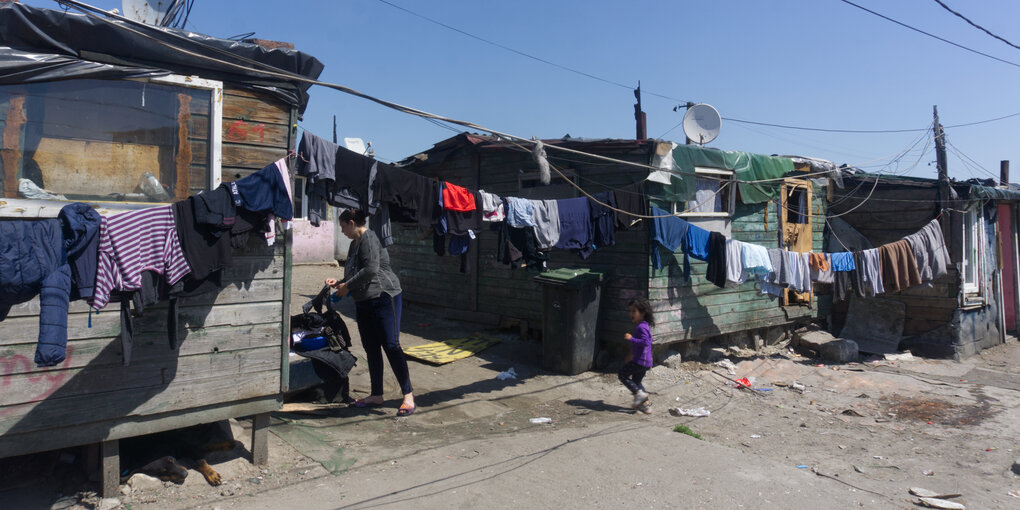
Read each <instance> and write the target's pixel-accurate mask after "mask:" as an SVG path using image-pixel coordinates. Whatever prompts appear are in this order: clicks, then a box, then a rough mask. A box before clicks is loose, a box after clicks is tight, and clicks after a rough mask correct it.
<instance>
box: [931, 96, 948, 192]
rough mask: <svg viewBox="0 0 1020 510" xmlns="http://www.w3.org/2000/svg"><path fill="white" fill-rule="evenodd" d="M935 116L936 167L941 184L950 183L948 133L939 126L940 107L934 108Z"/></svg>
mask: <svg viewBox="0 0 1020 510" xmlns="http://www.w3.org/2000/svg"><path fill="white" fill-rule="evenodd" d="M932 111H933V112H934V114H935V165H936V168H938V171H939V183H942V182H943V181H945V182H946V183H948V182H949V170H948V169H947V168H946V132H945V130H943V129H942V124H939V107H938V105H935V106H932Z"/></svg>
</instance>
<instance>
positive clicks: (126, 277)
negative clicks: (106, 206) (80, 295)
mask: <svg viewBox="0 0 1020 510" xmlns="http://www.w3.org/2000/svg"><path fill="white" fill-rule="evenodd" d="M171 207H172V206H169V205H166V206H161V207H151V208H148V209H141V210H138V211H130V212H125V213H121V214H117V215H114V216H110V217H109V218H105V217H104V218H103V220H102V223H101V224H100V226H99V263H98V267H97V269H96V288H95V292H94V294H93V296H92V306H93V307H94V308H96V309H97V310H98V309H102V308H103V307H105V306H106V305H107V304H108V303H109V302H110V294H111V293H112V292H114V291H134V290H139V289H141V288H142V272H144V271H154V272H156V273H159V274H161V275H164V278H165V279H166V282H167V284H169V285H173V284H175V283H177V281H179V280H180V279H181V278H183V277H184V276H185V275H187V274H188V273H190V272H191V267H189V266H188V261H187V260H186V259H185V258H184V251H183V250H182V249H181V240H180V238H179V237H177V229H176V228H175V227H174V214H173V210H172V209H171Z"/></svg>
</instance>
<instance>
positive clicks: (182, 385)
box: [0, 370, 280, 452]
mask: <svg viewBox="0 0 1020 510" xmlns="http://www.w3.org/2000/svg"><path fill="white" fill-rule="evenodd" d="M279 390H280V372H279V371H278V370H272V371H266V372H258V373H249V374H241V375H230V376H222V375H217V376H214V377H209V378H207V379H201V380H195V381H183V380H176V379H174V380H171V381H169V382H168V383H167V384H163V385H159V386H151V387H147V388H132V389H127V390H124V389H121V390H116V391H111V392H107V393H103V394H93V395H90V396H88V397H82V396H79V397H62V396H60V395H51V396H50V397H49V398H47V399H46V400H42V401H36V402H31V403H26V404H17V405H13V406H7V407H0V444H3V443H4V442H5V438H6V437H7V436H8V434H10V435H11V436H13V435H15V434H21V433H26V432H32V431H36V430H45V429H53V428H57V427H61V426H65V425H66V424H68V423H73V424H75V426H79V427H85V426H87V425H88V424H90V423H97V422H103V421H107V420H116V419H121V418H126V417H131V416H146V415H152V414H160V413H167V412H172V411H179V410H183V409H193V408H199V407H202V406H210V405H216V404H223V403H225V402H231V401H236V400H245V399H250V398H257V397H265V396H274V397H275V396H276V395H278V394H279ZM3 449H4V448H3V447H0V452H2V451H3Z"/></svg>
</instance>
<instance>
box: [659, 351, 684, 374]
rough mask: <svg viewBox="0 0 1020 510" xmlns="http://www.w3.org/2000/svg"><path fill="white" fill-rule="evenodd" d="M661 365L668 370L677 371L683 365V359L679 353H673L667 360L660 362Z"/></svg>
mask: <svg viewBox="0 0 1020 510" xmlns="http://www.w3.org/2000/svg"><path fill="white" fill-rule="evenodd" d="M670 352H673V351H670ZM662 364H663V365H666V366H667V367H669V368H672V369H674V370H676V369H679V368H680V367H681V366H682V364H683V357H682V356H680V353H678V352H673V354H672V355H671V356H669V357H668V358H666V359H664V360H662Z"/></svg>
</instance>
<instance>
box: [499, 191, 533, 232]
mask: <svg viewBox="0 0 1020 510" xmlns="http://www.w3.org/2000/svg"><path fill="white" fill-rule="evenodd" d="M504 200H505V201H506V221H507V222H508V223H510V226H511V227H514V228H523V227H534V226H535V220H534V219H533V216H534V213H535V205H534V204H533V203H532V202H531V200H528V199H526V198H518V197H505V198H504Z"/></svg>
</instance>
